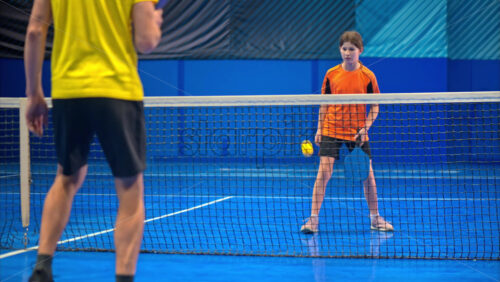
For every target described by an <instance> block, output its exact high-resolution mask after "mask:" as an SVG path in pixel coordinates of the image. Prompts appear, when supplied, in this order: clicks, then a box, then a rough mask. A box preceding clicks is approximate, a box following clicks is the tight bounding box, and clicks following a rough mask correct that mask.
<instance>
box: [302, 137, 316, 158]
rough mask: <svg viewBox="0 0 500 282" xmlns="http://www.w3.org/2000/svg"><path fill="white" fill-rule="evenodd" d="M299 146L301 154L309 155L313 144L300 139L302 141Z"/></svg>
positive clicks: (312, 151) (312, 150) (311, 152)
mask: <svg viewBox="0 0 500 282" xmlns="http://www.w3.org/2000/svg"><path fill="white" fill-rule="evenodd" d="M300 148H301V149H302V154H303V155H304V156H305V157H310V156H312V154H313V153H314V148H313V145H312V143H311V141H309V140H304V141H302V143H301V144H300Z"/></svg>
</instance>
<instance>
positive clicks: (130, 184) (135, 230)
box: [114, 173, 144, 277]
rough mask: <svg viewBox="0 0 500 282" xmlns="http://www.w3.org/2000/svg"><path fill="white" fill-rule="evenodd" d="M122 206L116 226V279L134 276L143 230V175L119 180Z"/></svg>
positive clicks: (118, 191)
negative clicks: (117, 277) (118, 276)
mask: <svg viewBox="0 0 500 282" xmlns="http://www.w3.org/2000/svg"><path fill="white" fill-rule="evenodd" d="M115 186H116V192H117V194H118V199H119V202H120V206H119V208H118V216H117V218H116V226H115V228H116V229H115V234H114V237H115V248H116V275H121V276H132V277H133V275H135V271H136V265H137V259H138V257H139V251H140V249H141V243H142V235H143V229H144V183H143V173H139V174H138V175H136V176H133V177H116V178H115Z"/></svg>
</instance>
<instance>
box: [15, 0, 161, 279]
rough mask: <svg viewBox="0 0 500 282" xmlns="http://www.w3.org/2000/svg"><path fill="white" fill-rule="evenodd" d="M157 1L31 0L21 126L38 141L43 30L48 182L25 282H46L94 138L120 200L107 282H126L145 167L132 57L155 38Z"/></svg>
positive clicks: (140, 217)
mask: <svg viewBox="0 0 500 282" xmlns="http://www.w3.org/2000/svg"><path fill="white" fill-rule="evenodd" d="M156 2H157V0H120V1H108V0H85V1H67V0H35V1H34V4H33V9H32V13H31V17H30V21H29V25H28V29H27V33H26V45H25V54H24V59H25V71H26V95H27V97H28V108H27V113H26V118H27V123H28V128H29V129H30V130H31V131H32V132H33V133H35V134H37V135H39V136H41V135H42V134H43V128H44V126H45V125H46V124H47V113H48V109H47V105H46V103H45V101H44V93H43V90H42V82H41V72H42V64H43V56H44V49H45V41H46V36H47V30H48V28H49V25H50V24H51V23H52V22H53V24H54V42H53V50H52V58H51V67H52V102H53V123H54V140H55V145H56V152H57V159H58V166H57V174H56V177H55V180H54V183H53V184H52V187H51V188H50V190H49V192H48V193H47V196H46V199H45V204H44V208H43V214H42V223H41V229H40V240H39V248H38V257H37V263H36V265H35V269H34V271H33V274H32V276H31V277H30V281H52V257H53V255H54V252H55V249H56V246H57V241H58V240H59V238H60V237H61V234H62V232H63V230H64V228H65V226H66V224H67V222H68V219H69V215H70V211H71V205H72V202H73V198H74V195H75V194H76V192H77V191H78V189H79V188H80V187H81V185H82V183H83V181H84V179H85V176H86V174H87V157H88V153H89V146H90V142H91V141H92V138H93V136H94V135H97V137H98V138H99V141H100V143H101V146H102V148H103V151H104V154H105V156H106V159H107V161H108V163H109V165H110V167H111V171H112V173H113V176H114V178H115V188H116V191H117V194H118V199H119V208H118V215H117V219H116V226H115V227H116V229H115V233H114V238H115V248H116V281H133V279H134V275H135V271H136V264H137V258H138V254H139V250H140V246H141V241H142V236H143V228H144V199H143V194H144V184H143V171H144V169H145V167H146V164H145V163H146V160H145V159H146V145H145V143H146V142H145V140H146V136H145V121H144V105H143V102H142V100H143V96H144V94H143V89H142V84H141V81H140V79H139V75H138V72H137V53H136V50H137V51H139V52H142V53H149V52H151V51H152V50H153V49H154V48H155V47H156V46H157V45H158V43H159V41H160V38H161V30H160V26H161V23H162V11H161V10H155V7H154V4H155V3H156Z"/></svg>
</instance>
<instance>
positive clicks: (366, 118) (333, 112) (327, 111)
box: [300, 31, 394, 234]
mask: <svg viewBox="0 0 500 282" xmlns="http://www.w3.org/2000/svg"><path fill="white" fill-rule="evenodd" d="M339 46H340V48H339V49H340V54H341V56H342V60H343V62H342V64H340V65H337V66H335V67H333V68H331V69H329V70H328V71H327V73H326V75H325V78H324V80H323V86H322V89H321V93H322V94H323V95H325V94H326V95H328V94H333V95H338V94H361V93H375V94H378V93H380V90H379V88H378V84H377V79H376V77H375V75H374V74H373V72H372V71H370V70H369V69H368V68H367V67H365V66H364V65H362V64H361V62H360V61H359V56H360V54H361V53H362V52H363V39H362V38H361V35H360V34H359V33H358V32H356V31H347V32H344V33H343V34H342V36H341V37H340V44H339ZM319 112H320V113H319V118H318V131H317V132H316V136H315V138H314V141H315V143H316V144H317V145H318V146H319V147H320V150H319V155H320V165H319V171H318V175H317V176H316V181H315V183H314V191H313V199H312V207H311V216H310V217H309V220H308V221H307V222H306V224H304V225H303V226H302V228H301V229H300V231H301V232H302V233H306V234H309V233H316V232H318V224H319V221H318V215H319V211H320V209H321V204H322V203H323V199H324V197H325V190H326V185H327V184H328V181H329V180H330V178H331V176H332V172H333V164H334V163H335V160H337V159H338V158H339V151H340V147H341V146H342V144H346V146H347V148H348V149H349V151H352V150H353V149H354V147H355V144H356V140H357V139H359V140H361V149H362V150H363V151H364V152H365V153H366V154H367V155H368V156H369V157H370V172H369V175H368V178H367V179H366V180H364V181H363V188H364V194H365V198H366V201H367V203H368V207H369V210H370V221H371V225H370V228H371V229H373V230H379V231H394V228H393V226H392V225H391V224H390V223H389V222H387V221H385V220H384V218H383V217H381V216H380V215H379V213H378V199H377V185H376V183H375V176H374V173H373V167H372V161H371V159H372V158H371V152H370V145H369V143H368V130H369V129H370V127H371V126H372V124H373V122H374V121H375V119H376V118H377V115H378V112H379V106H378V105H370V111H369V113H368V115H367V114H366V105H322V106H321V107H320V111H319Z"/></svg>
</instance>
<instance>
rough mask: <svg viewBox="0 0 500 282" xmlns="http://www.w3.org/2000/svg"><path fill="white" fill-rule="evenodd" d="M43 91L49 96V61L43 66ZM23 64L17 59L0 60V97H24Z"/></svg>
mask: <svg viewBox="0 0 500 282" xmlns="http://www.w3.org/2000/svg"><path fill="white" fill-rule="evenodd" d="M42 81H43V90H44V91H45V95H46V96H50V85H51V82H50V61H46V62H45V63H44V64H43V70H42ZM25 84H26V80H25V75H24V63H23V61H22V60H19V59H0V97H24V95H25Z"/></svg>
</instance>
